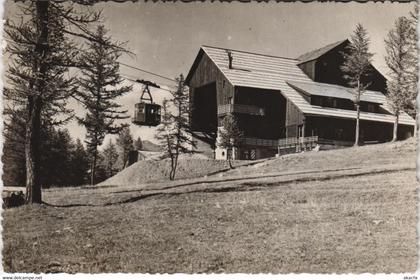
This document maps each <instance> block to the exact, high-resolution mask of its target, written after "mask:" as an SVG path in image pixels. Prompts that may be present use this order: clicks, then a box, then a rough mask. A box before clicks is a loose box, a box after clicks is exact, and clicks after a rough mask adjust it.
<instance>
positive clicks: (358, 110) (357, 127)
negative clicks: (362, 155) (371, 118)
mask: <svg viewBox="0 0 420 280" xmlns="http://www.w3.org/2000/svg"><path fill="white" fill-rule="evenodd" d="M356 110H357V115H356V132H355V139H354V146H359V131H360V104H356Z"/></svg>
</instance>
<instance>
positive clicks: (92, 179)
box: [90, 147, 98, 186]
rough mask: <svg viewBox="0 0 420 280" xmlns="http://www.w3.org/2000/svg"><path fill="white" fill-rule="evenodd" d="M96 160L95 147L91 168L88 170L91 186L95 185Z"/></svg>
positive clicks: (96, 152)
mask: <svg viewBox="0 0 420 280" xmlns="http://www.w3.org/2000/svg"><path fill="white" fill-rule="evenodd" d="M97 159H98V150H97V147H95V150H94V152H93V160H92V166H91V169H90V184H91V185H92V186H94V185H95V176H96V161H97Z"/></svg>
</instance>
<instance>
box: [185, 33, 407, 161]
mask: <svg viewBox="0 0 420 280" xmlns="http://www.w3.org/2000/svg"><path fill="white" fill-rule="evenodd" d="M348 44H350V42H349V41H348V40H343V41H340V42H337V43H334V44H331V45H328V46H326V47H324V48H321V49H318V50H315V51H312V52H309V53H307V54H304V55H302V56H300V57H298V58H297V59H293V58H286V57H278V56H270V55H262V54H257V53H250V52H244V51H236V50H228V49H223V48H217V47H209V46H202V47H201V48H200V50H199V52H198V55H197V57H196V59H195V61H194V63H193V65H192V67H191V69H190V71H189V73H188V75H187V77H186V83H187V85H188V86H189V88H190V102H191V106H192V108H191V116H190V121H191V125H192V127H193V130H194V131H196V133H195V136H196V138H197V139H199V140H202V142H203V143H207V144H208V147H209V149H211V150H208V151H207V152H208V153H209V154H211V153H212V152H213V151H212V150H214V156H215V158H217V159H223V158H225V157H226V151H224V150H222V149H219V148H217V144H216V143H217V141H216V139H217V133H218V129H220V126H221V121H222V119H223V117H224V116H225V115H226V114H228V113H232V114H235V115H236V116H237V118H238V123H239V126H240V128H241V130H242V131H243V132H244V135H245V138H244V139H243V141H242V143H241V147H240V148H239V149H237V150H236V151H235V152H234V155H233V156H234V158H237V159H258V158H265V157H270V156H274V155H275V154H277V153H279V152H281V148H282V146H284V147H292V148H293V149H294V148H295V147H294V146H293V145H291V146H288V145H287V144H290V143H298V142H299V141H300V140H299V139H307V138H308V136H315V137H314V138H312V139H316V142H317V143H318V144H329V145H339V146H346V145H352V144H353V141H354V137H355V135H354V133H355V124H356V121H355V119H356V111H355V107H354V105H353V102H352V98H353V94H352V89H351V88H349V87H347V86H346V81H345V80H344V78H343V76H344V75H343V73H342V71H341V70H340V65H341V64H342V63H343V56H342V52H343V51H345V50H346V46H347V45H348ZM370 73H371V74H370V77H369V82H370V87H369V88H368V89H369V90H368V91H366V92H365V93H364V94H363V95H362V97H361V114H360V120H361V122H360V140H361V143H374V142H385V141H389V140H391V139H392V129H393V123H394V119H395V118H394V116H393V115H392V113H391V109H390V106H389V105H388V103H387V98H386V96H385V95H384V94H385V88H386V79H385V78H384V76H382V75H381V74H380V73H379V72H378V71H377V70H376V69H375V68H374V67H373V66H372V67H371V71H370ZM414 124H415V121H414V119H412V118H411V117H410V116H408V115H407V114H406V113H403V114H401V116H400V119H399V127H398V138H399V139H403V138H406V137H408V136H410V135H411V133H412V132H413V129H414Z"/></svg>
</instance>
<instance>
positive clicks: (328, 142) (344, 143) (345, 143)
mask: <svg viewBox="0 0 420 280" xmlns="http://www.w3.org/2000/svg"><path fill="white" fill-rule="evenodd" d="M318 142H319V143H320V144H324V145H332V146H345V147H346V146H352V145H353V144H354V142H350V141H339V140H331V139H324V138H320V139H319V141H318Z"/></svg>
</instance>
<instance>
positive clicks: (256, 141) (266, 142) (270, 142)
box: [242, 138, 279, 147]
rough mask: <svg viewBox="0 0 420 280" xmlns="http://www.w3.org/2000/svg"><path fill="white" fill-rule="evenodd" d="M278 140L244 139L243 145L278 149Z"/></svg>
mask: <svg viewBox="0 0 420 280" xmlns="http://www.w3.org/2000/svg"><path fill="white" fill-rule="evenodd" d="M278 143H279V142H278V140H271V139H260V138H244V139H243V140H242V144H244V145H250V146H265V147H277V146H278Z"/></svg>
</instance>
